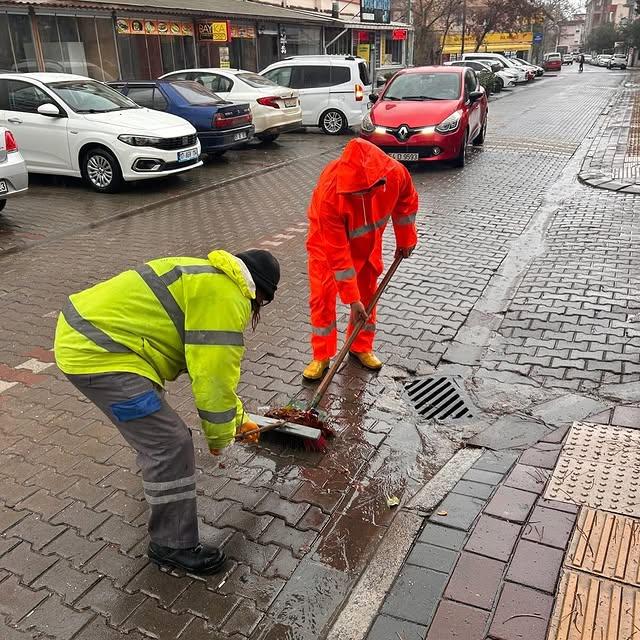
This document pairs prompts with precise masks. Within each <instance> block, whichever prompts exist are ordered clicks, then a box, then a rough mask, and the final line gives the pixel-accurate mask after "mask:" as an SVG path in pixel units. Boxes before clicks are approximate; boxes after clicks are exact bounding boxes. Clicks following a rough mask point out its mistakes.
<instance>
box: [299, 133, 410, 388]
mask: <svg viewBox="0 0 640 640" xmlns="http://www.w3.org/2000/svg"><path fill="white" fill-rule="evenodd" d="M417 210H418V194H417V193H416V190H415V188H414V186H413V182H412V180H411V176H410V175H409V172H408V171H407V169H406V168H405V167H404V166H403V165H401V164H400V163H399V162H397V161H396V160H394V159H392V158H390V157H389V156H387V155H386V154H385V153H384V152H383V151H381V150H380V149H378V147H376V146H374V145H372V144H371V143H370V142H367V141H366V140H360V139H356V140H351V141H350V142H349V143H348V144H347V146H346V147H345V149H344V151H343V153H342V155H341V156H340V158H338V159H337V160H335V161H333V162H330V163H329V164H328V165H327V166H326V167H325V169H324V171H323V172H322V174H321V176H320V179H319V181H318V185H317V186H316V188H315V190H314V192H313V196H312V198H311V205H310V206H309V213H308V215H309V233H308V237H307V251H308V254H309V283H310V288H311V295H310V307H311V346H312V348H313V360H312V361H311V362H310V363H309V365H308V366H307V368H306V369H305V370H304V373H303V376H304V377H305V378H306V379H307V380H319V379H320V378H322V377H323V375H324V373H325V371H326V370H327V368H328V367H329V361H330V359H331V358H332V357H333V356H334V355H335V353H336V350H337V341H338V336H337V331H336V294H339V295H340V299H341V300H342V302H343V303H344V304H348V305H350V306H351V317H350V322H349V328H348V332H349V333H351V331H352V330H353V326H354V324H355V323H356V322H357V321H358V319H359V318H362V317H365V318H366V307H367V306H368V304H369V302H370V301H371V299H372V297H373V295H374V293H375V290H376V287H377V280H378V277H379V276H380V274H381V273H382V270H383V263H382V236H383V233H384V230H385V227H386V225H387V222H388V221H389V219H391V220H392V222H393V229H394V232H395V236H396V247H397V248H396V256H398V255H401V256H402V257H405V258H407V257H409V256H410V255H411V252H412V251H413V249H414V248H415V246H416V242H417V235H416V227H415V219H416V212H417ZM375 321H376V311H375V309H374V311H373V313H372V314H371V317H369V318H367V322H366V324H365V325H364V327H363V329H362V331H361V332H360V334H359V335H358V336H357V337H356V339H355V341H354V343H353V345H352V347H351V355H352V356H355V357H356V358H357V359H358V360H359V361H360V363H361V364H362V365H363V366H364V367H366V368H367V369H371V370H373V371H377V370H378V369H380V368H381V367H382V362H381V361H380V360H379V359H378V358H377V357H376V356H375V354H374V353H373V340H374V336H375Z"/></svg>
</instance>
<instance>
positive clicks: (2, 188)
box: [0, 180, 9, 193]
mask: <svg viewBox="0 0 640 640" xmlns="http://www.w3.org/2000/svg"><path fill="white" fill-rule="evenodd" d="M0 193H9V187H8V186H7V183H6V182H5V181H4V180H0Z"/></svg>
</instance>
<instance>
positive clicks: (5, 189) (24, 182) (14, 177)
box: [0, 127, 29, 211]
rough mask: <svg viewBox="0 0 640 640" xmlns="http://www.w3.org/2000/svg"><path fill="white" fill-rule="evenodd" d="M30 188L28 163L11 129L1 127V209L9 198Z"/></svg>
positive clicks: (0, 209)
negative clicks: (19, 149)
mask: <svg viewBox="0 0 640 640" xmlns="http://www.w3.org/2000/svg"><path fill="white" fill-rule="evenodd" d="M28 188H29V174H28V173H27V165H26V164H25V162H24V159H23V157H22V155H21V153H20V151H18V145H17V144H16V140H15V138H14V137H13V135H12V133H11V131H9V129H5V128H4V127H0V211H2V210H3V209H4V208H5V206H6V204H7V198H11V197H13V196H15V195H17V194H18V193H22V192H24V191H26V190H27V189H28Z"/></svg>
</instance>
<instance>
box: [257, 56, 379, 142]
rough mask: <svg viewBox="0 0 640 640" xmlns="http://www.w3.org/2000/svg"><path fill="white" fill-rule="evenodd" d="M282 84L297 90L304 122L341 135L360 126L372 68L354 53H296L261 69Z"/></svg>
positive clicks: (270, 78)
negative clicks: (298, 54)
mask: <svg viewBox="0 0 640 640" xmlns="http://www.w3.org/2000/svg"><path fill="white" fill-rule="evenodd" d="M260 73H261V74H262V75H263V76H265V77H267V78H269V80H272V81H273V82H275V83H276V84H278V85H280V86H281V87H290V88H291V89H296V90H297V91H298V93H299V94H300V104H301V105H302V124H303V126H306V127H320V128H321V129H322V130H323V131H324V132H325V133H327V134H330V135H337V134H339V133H342V132H343V131H345V130H346V129H347V128H348V127H353V126H355V125H359V124H360V123H361V122H362V118H363V117H364V115H365V114H366V113H367V103H368V98H369V94H370V93H371V80H370V79H369V68H368V66H367V63H366V62H365V60H363V59H362V58H356V57H354V56H294V57H291V58H287V59H285V60H280V61H279V62H275V63H274V64H272V65H270V66H268V67H267V68H266V69H264V70H263V71H261V72H260Z"/></svg>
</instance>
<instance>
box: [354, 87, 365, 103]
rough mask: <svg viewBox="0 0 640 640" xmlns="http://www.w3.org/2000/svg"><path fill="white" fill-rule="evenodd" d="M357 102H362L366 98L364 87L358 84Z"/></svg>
mask: <svg viewBox="0 0 640 640" xmlns="http://www.w3.org/2000/svg"><path fill="white" fill-rule="evenodd" d="M355 92H356V102H362V101H363V100H364V87H363V86H362V85H359V84H357V85H356V89H355Z"/></svg>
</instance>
